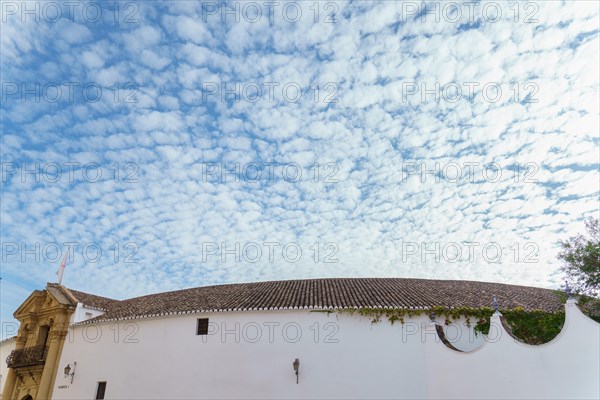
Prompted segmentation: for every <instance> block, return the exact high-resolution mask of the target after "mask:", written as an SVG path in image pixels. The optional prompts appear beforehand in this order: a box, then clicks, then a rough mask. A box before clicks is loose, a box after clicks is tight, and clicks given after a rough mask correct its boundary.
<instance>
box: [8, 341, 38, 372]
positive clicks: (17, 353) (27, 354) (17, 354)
mask: <svg viewBox="0 0 600 400" xmlns="http://www.w3.org/2000/svg"><path fill="white" fill-rule="evenodd" d="M47 354H48V347H46V346H34V347H26V348H24V349H18V350H13V351H12V352H11V353H10V355H9V356H8V358H7V359H6V365H7V366H8V367H9V368H19V367H29V366H32V365H42V364H44V363H45V362H46V355H47Z"/></svg>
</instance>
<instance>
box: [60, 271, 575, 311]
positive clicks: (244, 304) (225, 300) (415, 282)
mask: <svg viewBox="0 0 600 400" xmlns="http://www.w3.org/2000/svg"><path fill="white" fill-rule="evenodd" d="M72 292H73V294H74V295H75V297H77V298H78V299H82V302H83V303H84V304H85V296H93V295H87V294H85V293H82V292H78V291H72ZM493 296H496V298H497V300H498V303H499V304H500V307H501V308H503V309H512V308H515V307H523V308H524V309H526V310H543V311H548V312H558V311H562V310H563V309H564V308H563V304H562V302H561V300H560V298H559V296H557V294H556V291H554V290H550V289H542V288H536V287H528V286H516V285H506V284H501V283H488V282H475V281H455V280H430V279H406V278H331V279H304V280H288V281H271V282H255V283H239V284H228V285H218V286H204V287H198V288H193V289H184V290H177V291H173V292H165V293H157V294H151V295H147V296H142V297H136V298H132V299H128V300H122V301H116V300H110V299H106V298H100V297H99V296H95V297H98V298H99V299H104V300H107V301H106V303H103V304H104V306H106V310H107V312H106V313H105V314H104V315H101V316H99V317H96V318H93V319H91V320H88V321H86V322H97V321H106V320H118V319H133V318H144V317H153V316H162V315H172V314H184V313H194V312H216V311H251V310H286V309H340V308H341V309H343V308H361V307H369V308H371V307H372V308H413V309H421V308H423V309H426V308H430V307H434V306H442V307H449V308H452V307H463V306H465V307H484V306H487V307H490V306H491V304H492V297H493Z"/></svg>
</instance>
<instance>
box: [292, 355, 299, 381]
mask: <svg viewBox="0 0 600 400" xmlns="http://www.w3.org/2000/svg"><path fill="white" fill-rule="evenodd" d="M292 365H293V366H294V371H296V384H298V371H299V370H300V360H298V359H297V358H296V359H295V360H294V363H293V364H292Z"/></svg>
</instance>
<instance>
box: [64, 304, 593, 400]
mask: <svg viewBox="0 0 600 400" xmlns="http://www.w3.org/2000/svg"><path fill="white" fill-rule="evenodd" d="M205 317H208V318H210V321H211V327H210V328H211V334H210V335H208V336H196V334H195V333H196V319H197V318H205ZM575 317H577V315H576V316H575ZM580 317H581V318H579V319H577V318H568V321H567V322H568V324H569V325H571V326H570V327H567V328H569V329H570V328H573V327H574V328H575V330H576V332H571V334H569V332H566V331H565V330H563V334H562V335H561V336H559V338H557V339H556V340H555V341H554V342H553V343H552V344H549V345H546V346H539V347H535V346H534V347H532V346H524V345H521V344H518V343H514V341H513V340H512V339H510V338H509V337H508V335H507V334H506V333H504V334H503V335H502V337H501V339H500V340H499V341H498V342H497V343H485V344H484V345H483V346H482V347H481V344H482V343H481V340H483V339H482V338H481V336H480V337H479V340H480V342H477V343H469V341H468V340H466V341H465V339H464V337H468V334H465V335H463V340H462V341H460V342H457V343H455V346H456V347H458V348H461V347H462V348H466V347H469V346H470V347H471V348H473V347H477V346H479V347H480V348H479V349H478V350H475V351H474V352H471V353H459V352H456V351H454V350H450V349H448V348H447V347H446V346H445V345H443V344H442V343H441V342H440V341H439V339H438V338H437V335H435V334H434V333H433V332H434V328H433V327H432V326H431V325H430V323H429V319H428V318H427V317H425V316H423V317H419V318H415V319H411V320H407V321H406V323H405V324H404V325H401V324H400V323H396V324H395V325H393V326H392V325H390V324H389V322H387V321H382V322H381V323H378V324H371V323H370V320H369V319H368V318H365V317H359V316H350V315H346V314H343V315H336V314H327V313H318V312H309V311H306V310H298V311H273V312H239V313H238V312H232V313H218V314H196V315H181V316H173V317H164V318H151V319H142V320H133V321H120V322H119V323H118V324H117V323H103V324H88V325H79V326H75V327H73V328H72V332H71V334H70V336H69V337H68V338H67V342H66V343H65V346H64V349H63V353H62V357H61V361H60V370H61V371H62V368H64V366H66V365H67V364H69V363H70V364H71V365H73V362H77V367H76V372H75V376H74V380H73V383H72V384H71V383H70V378H65V377H64V375H62V373H59V375H58V377H57V379H56V384H55V389H54V394H53V399H93V398H94V395H95V390H96V386H97V382H98V381H107V390H106V398H107V399H111V398H112V399H116V398H118V399H140V398H144V399H164V398H177V399H198V398H227V399H234V398H355V399H365V398H395V399H398V398H548V397H552V398H561V397H562V398H586V397H588V398H590V397H592V396H596V397H597V396H598V391H597V384H598V380H597V377H598V373H599V372H600V371H598V370H597V364H596V367H594V366H593V365H592V364H593V363H592V360H593V359H594V357H595V360H596V362H597V360H598V359H599V358H598V357H600V348H598V339H600V331H599V329H600V328H599V327H600V325H598V324H597V323H595V322H593V321H592V320H589V319H587V317H585V316H580ZM573 320H575V322H573ZM236 324H237V325H236ZM257 327H260V330H261V333H262V336H260V337H257V336H256V334H257ZM269 327H271V328H269ZM298 327H299V328H300V329H301V334H300V336H299V337H298V338H296V336H298V335H297V333H296V332H297V328H298ZM270 329H271V330H270ZM581 329H583V330H584V331H585V333H583V334H581V333H580V332H579V330H581ZM224 331H227V332H225V333H224ZM317 332H318V334H317ZM449 333H451V332H449ZM594 339H596V345H595V346H594V344H593V343H592V342H593V340H594ZM295 358H299V360H300V376H299V381H300V383H299V384H296V377H295V375H294V372H293V368H292V362H293V361H294V359H295ZM565 364H566V365H565ZM594 373H595V374H596V375H594ZM594 377H595V378H594ZM594 379H595V380H594ZM594 384H595V385H596V388H594Z"/></svg>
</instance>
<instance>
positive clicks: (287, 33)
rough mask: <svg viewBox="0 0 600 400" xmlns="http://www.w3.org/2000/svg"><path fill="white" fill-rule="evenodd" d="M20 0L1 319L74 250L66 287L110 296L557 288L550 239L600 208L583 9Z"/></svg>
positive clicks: (594, 9) (7, 35) (9, 63)
mask: <svg viewBox="0 0 600 400" xmlns="http://www.w3.org/2000/svg"><path fill="white" fill-rule="evenodd" d="M21 4H22V3H20V2H3V10H2V12H3V15H2V18H3V20H2V30H3V34H2V37H1V46H2V54H3V57H2V65H1V68H2V73H3V78H2V85H3V87H2V108H3V118H2V122H1V124H2V126H1V128H2V153H1V154H2V207H1V216H2V246H3V248H2V257H3V260H2V277H3V279H4V281H3V282H4V283H3V285H4V289H5V290H4V291H3V293H2V296H3V297H2V319H3V320H7V319H9V318H10V312H11V311H12V310H14V309H15V308H16V306H17V305H18V304H19V303H20V301H22V297H23V295H24V294H26V293H27V292H28V291H29V290H31V289H33V288H39V287H40V286H41V285H42V284H43V283H44V282H46V281H54V279H55V276H54V272H55V270H56V267H57V265H58V264H59V262H60V259H59V258H60V254H61V253H62V254H64V251H65V250H66V249H67V248H69V246H68V245H64V243H67V242H73V243H71V246H70V248H71V249H73V251H72V257H71V259H70V260H69V264H68V267H67V273H66V275H65V282H64V283H65V284H66V285H68V286H70V287H74V288H78V289H80V290H85V291H90V292H94V293H99V294H103V295H106V296H113V297H116V298H123V297H130V296H134V295H141V294H145V293H148V292H155V291H161V290H171V289H176V288H184V287H190V286H198V285H205V284H215V283H225V282H243V281H254V280H269V279H282V278H290V279H291V278H308V277H334V276H400V277H418V278H448V279H476V280H488V281H498V282H507V283H508V282H510V283H517V284H526V285H536V286H546V287H558V285H559V284H560V282H561V279H562V278H561V275H560V274H559V273H558V272H557V269H558V264H557V261H556V260H555V256H556V253H557V241H558V240H559V239H560V238H564V237H566V236H568V235H570V234H573V233H575V232H576V231H578V230H581V224H580V222H581V219H582V218H584V217H588V216H594V215H596V216H597V213H598V203H597V201H598V193H599V187H598V182H599V176H598V175H599V173H598V162H599V160H598V145H599V142H598V109H599V101H598V73H597V71H598V69H599V67H600V66H599V59H598V48H599V43H598V18H599V12H598V5H597V4H596V3H594V2H585V1H577V2H554V1H553V2H522V3H519V2H517V3H514V4H513V3H494V2H487V3H486V2H482V3H480V4H478V5H476V6H472V7H471V6H470V7H467V6H465V5H464V4H463V3H454V4H458V6H454V8H452V7H450V8H448V7H446V6H445V5H444V3H434V2H430V3H428V10H424V9H422V5H421V2H407V1H405V2H392V1H390V2H387V1H386V2H371V1H368V2H367V1H352V2H329V3H324V2H321V3H312V2H292V3H285V2H280V4H279V5H277V6H272V5H271V6H266V5H264V4H263V3H247V2H246V3H236V2H229V3H228V5H227V6H226V7H227V10H225V9H224V8H222V7H223V6H222V5H221V4H220V3H212V2H191V1H173V2H129V3H127V2H121V3H111V5H110V6H109V5H107V4H102V3H97V4H96V3H94V4H96V5H95V6H94V7H97V9H96V8H93V9H92V7H89V8H88V9H87V10H84V7H83V3H82V4H81V5H76V6H74V7H73V8H72V10H71V11H72V13H70V14H67V12H66V11H67V9H66V8H64V7H63V6H64V4H62V3H60V2H58V3H55V4H58V5H59V6H61V7H63V8H62V12H63V14H62V15H61V18H60V19H57V20H55V18H54V16H55V14H53V13H55V12H56V10H50V9H47V8H44V3H39V4H38V6H37V7H38V8H35V7H34V6H33V5H32V6H31V7H32V9H33V10H34V14H35V13H38V15H31V14H27V13H23V10H21V9H20V7H21ZM32 4H33V3H32ZM249 4H250V6H249ZM461 4H463V5H461ZM7 5H12V7H9V6H7ZM269 7H273V8H269ZM98 10H100V15H99V16H98V18H96V16H95V15H96V14H97V12H98ZM93 12H96V14H93ZM36 18H37V21H36Z"/></svg>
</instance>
